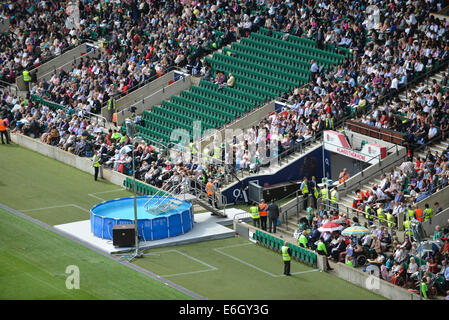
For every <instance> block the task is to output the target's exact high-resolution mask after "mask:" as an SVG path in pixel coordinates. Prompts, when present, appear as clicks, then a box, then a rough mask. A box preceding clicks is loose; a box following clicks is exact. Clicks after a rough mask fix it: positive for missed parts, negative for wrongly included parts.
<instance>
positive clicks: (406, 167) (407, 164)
mask: <svg viewBox="0 0 449 320" xmlns="http://www.w3.org/2000/svg"><path fill="white" fill-rule="evenodd" d="M399 169H401V170H402V171H404V172H408V171H412V170H414V169H415V166H414V165H413V162H411V161H406V162H404V163H402V164H401V165H400V166H399Z"/></svg>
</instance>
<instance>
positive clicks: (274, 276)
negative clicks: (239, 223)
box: [214, 243, 319, 278]
mask: <svg viewBox="0 0 449 320" xmlns="http://www.w3.org/2000/svg"><path fill="white" fill-rule="evenodd" d="M250 244H252V243H244V244H239V245H233V246H227V247H221V248H214V251H216V252H218V253H221V254H222V255H225V256H227V257H229V258H231V259H233V260H235V261H238V262H240V263H242V264H244V265H247V266H248V267H251V268H253V269H256V270H258V271H260V272H263V273H265V274H268V275H270V276H272V277H273V278H279V277H285V275H283V274H274V273H271V272H269V271H266V270H264V269H262V268H259V267H257V266H255V265H253V264H251V263H248V262H246V261H244V260H242V259H239V258H237V257H234V256H233V255H231V254H229V253H225V252H223V251H221V250H220V249H225V248H234V247H242V246H244V245H250ZM318 270H319V269H313V270H307V271H298V272H292V274H301V273H308V272H316V271H318Z"/></svg>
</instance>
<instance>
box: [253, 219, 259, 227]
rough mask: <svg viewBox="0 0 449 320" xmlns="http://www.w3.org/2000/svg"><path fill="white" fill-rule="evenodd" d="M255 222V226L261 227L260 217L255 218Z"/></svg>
mask: <svg viewBox="0 0 449 320" xmlns="http://www.w3.org/2000/svg"><path fill="white" fill-rule="evenodd" d="M253 224H254V226H255V227H257V228H260V218H257V219H254V218H253Z"/></svg>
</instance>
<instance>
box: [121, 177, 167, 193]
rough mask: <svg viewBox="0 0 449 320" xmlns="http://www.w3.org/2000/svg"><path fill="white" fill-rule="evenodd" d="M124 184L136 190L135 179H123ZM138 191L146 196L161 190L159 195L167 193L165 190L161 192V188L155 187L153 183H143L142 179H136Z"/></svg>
mask: <svg viewBox="0 0 449 320" xmlns="http://www.w3.org/2000/svg"><path fill="white" fill-rule="evenodd" d="M123 186H124V187H125V188H126V189H129V190H131V191H132V190H134V181H133V179H132V178H126V179H125V181H123ZM136 192H137V193H138V194H142V195H146V196H152V195H155V194H156V193H158V192H159V195H161V196H162V195H165V192H163V191H162V192H161V191H160V189H158V188H156V187H153V186H151V185H148V184H146V183H143V182H142V181H138V180H136Z"/></svg>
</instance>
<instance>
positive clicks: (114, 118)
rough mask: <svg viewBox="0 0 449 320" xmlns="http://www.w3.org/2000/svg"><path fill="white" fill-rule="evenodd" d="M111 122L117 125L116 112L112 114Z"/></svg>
mask: <svg viewBox="0 0 449 320" xmlns="http://www.w3.org/2000/svg"><path fill="white" fill-rule="evenodd" d="M112 122H114V123H117V112H114V113H113V114H112Z"/></svg>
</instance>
